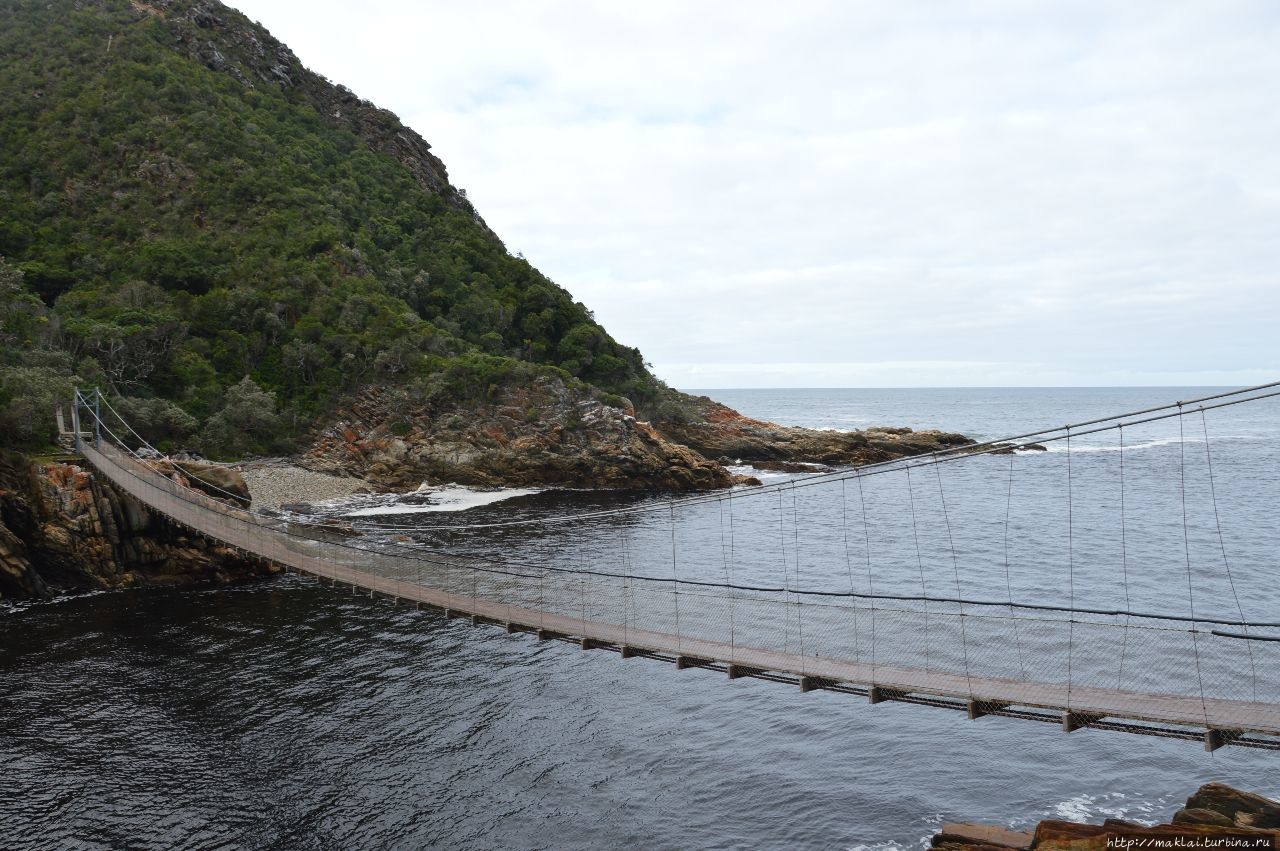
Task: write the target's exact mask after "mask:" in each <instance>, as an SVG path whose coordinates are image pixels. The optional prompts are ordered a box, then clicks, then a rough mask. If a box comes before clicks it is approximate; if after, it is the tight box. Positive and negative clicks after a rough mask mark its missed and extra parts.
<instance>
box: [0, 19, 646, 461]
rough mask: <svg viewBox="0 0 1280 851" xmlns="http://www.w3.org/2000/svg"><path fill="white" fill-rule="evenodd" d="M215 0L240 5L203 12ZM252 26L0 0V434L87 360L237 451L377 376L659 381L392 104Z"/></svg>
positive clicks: (441, 382) (7, 437)
mask: <svg viewBox="0 0 1280 851" xmlns="http://www.w3.org/2000/svg"><path fill="white" fill-rule="evenodd" d="M156 7H159V8H156ZM193 9H194V10H195V11H194V12H193ZM202 9H203V10H208V9H213V10H215V11H216V12H217V13H218V14H219V15H220V16H222V17H221V20H223V21H230V22H232V26H231V27H229V28H228V27H223V28H210V29H208V30H199V29H193V27H197V26H204V24H202V23H197V24H192V23H191V22H192V21H193V20H196V21H197V22H198V21H199V20H200V18H199V15H198V13H199V12H200V10H202ZM184 27H185V29H184ZM192 33H196V35H197V36H198V38H196V37H194V36H193V35H192ZM201 39H203V41H201ZM219 39H221V40H222V41H221V42H220V41H219ZM262 44H266V45H268V46H270V45H276V44H277V43H275V42H273V41H271V40H270V37H269V36H268V35H267V34H266V33H264V32H262V31H261V30H259V29H257V28H256V27H255V26H254V25H252V24H250V23H249V22H248V21H247V20H246V19H244V18H243V17H242V16H240V15H239V14H238V13H235V12H232V11H231V10H229V9H226V8H225V7H222V6H220V5H219V4H217V3H211V2H202V3H198V4H197V3H194V2H192V0H166V1H165V2H157V3H156V4H155V6H145V5H144V4H142V3H130V2H129V0H98V2H83V0H82V2H70V0H55V2H51V3H47V4H46V3H33V2H30V0H0V142H2V144H3V158H2V159H0V258H2V259H0V310H2V311H3V325H2V326H0V342H3V346H4V348H3V354H2V356H0V442H8V443H11V444H32V443H40V442H42V441H45V440H47V439H48V436H49V435H48V430H49V428H50V427H51V423H50V415H49V413H48V412H49V410H50V408H51V405H52V401H53V400H54V399H63V398H66V395H67V392H68V391H69V388H70V386H71V385H72V384H73V383H75V382H80V383H84V384H100V385H102V386H103V387H105V388H108V389H109V390H110V391H111V392H112V393H113V394H115V395H117V396H119V397H121V398H122V399H123V400H124V404H125V405H126V407H128V409H129V412H130V414H131V415H132V416H135V417H137V418H139V419H141V420H143V421H145V424H146V426H147V427H148V428H149V429H150V430H151V433H152V434H157V435H163V436H165V437H167V438H168V439H169V440H170V441H172V442H175V443H178V442H186V443H191V444H194V445H196V446H197V447H199V448H202V449H204V450H205V451H206V452H209V453H212V454H222V455H229V454H234V453H240V452H255V451H279V450H283V449H288V448H289V446H290V444H291V443H293V442H295V441H297V440H298V439H299V437H300V436H301V435H303V434H304V433H305V432H306V430H307V429H308V428H309V426H310V425H311V424H312V423H314V422H315V421H316V419H317V417H319V416H322V415H323V413H324V412H325V411H326V410H327V409H328V408H329V407H330V406H332V405H334V404H335V403H336V402H337V401H338V400H339V399H340V398H341V397H342V396H343V395H344V394H347V393H350V392H351V391H353V390H355V389H356V388H358V387H360V386H362V385H365V384H369V383H386V382H397V383H403V384H405V385H406V386H407V387H409V388H410V389H411V390H412V391H413V392H414V393H415V394H417V395H418V396H419V397H421V398H422V399H424V400H427V401H430V400H431V399H432V398H445V397H456V396H458V395H466V394H483V393H485V392H488V390H489V388H491V387H492V386H494V385H496V384H501V383H504V382H510V381H520V380H528V379H529V378H530V377H531V376H532V375H534V374H535V373H538V372H542V371H547V370H552V371H557V372H558V373H559V374H562V375H564V376H565V377H566V378H567V379H569V380H574V381H582V382H586V383H589V384H591V385H593V386H595V387H597V388H599V389H600V392H601V393H607V394H609V396H608V398H611V399H615V400H616V395H622V396H626V397H628V398H630V399H632V400H633V401H635V402H636V403H637V404H639V405H646V404H650V403H653V402H654V401H655V400H656V399H658V398H660V396H661V394H662V392H663V390H662V387H661V385H660V384H659V383H658V382H656V381H655V380H654V379H653V378H652V377H651V376H650V375H649V373H648V372H647V370H646V369H645V365H644V363H643V360H642V358H641V356H640V353H639V352H638V351H637V350H636V349H633V348H628V347H625V346H621V345H619V344H618V343H616V342H615V341H614V340H613V339H612V338H611V337H610V336H609V335H608V334H607V333H606V332H605V331H604V329H603V328H601V327H600V326H599V325H598V324H597V323H596V322H595V321H594V319H593V318H592V316H591V314H590V312H589V311H588V310H587V309H586V308H585V307H584V306H583V305H581V304H578V303H575V302H574V301H573V299H572V297H571V296H569V294H568V293H566V292H565V291H564V290H562V289H560V288H559V287H557V286H556V285H555V284H553V283H552V282H551V281H549V280H548V279H547V278H546V277H545V276H543V275H542V274H541V273H539V272H538V271H537V270H536V269H534V268H533V267H532V266H531V265H530V264H529V263H527V262H526V261H525V260H524V259H523V258H520V257H514V256H511V255H510V254H508V253H507V251H506V249H505V248H504V247H503V245H502V243H501V242H500V241H499V240H498V239H497V238H496V237H495V236H494V235H493V234H492V233H491V232H490V231H489V230H488V228H487V227H486V226H485V225H484V223H483V222H482V221H481V220H480V219H479V217H478V216H477V215H476V214H475V212H474V210H472V209H471V207H470V205H469V204H468V203H467V202H466V201H465V197H464V196H463V195H462V194H461V193H459V192H458V191H457V190H455V189H454V188H453V187H452V186H448V185H447V183H446V184H444V186H443V187H431V186H426V185H424V183H423V180H422V179H420V178H416V177H415V174H414V173H413V171H412V167H411V165H410V166H407V165H406V163H405V162H404V161H398V160H397V159H395V158H394V157H393V156H390V155H388V154H387V153H386V152H385V151H384V150H382V149H380V147H379V145H378V144H376V138H375V137H374V136H373V135H371V134H381V137H379V138H393V135H394V134H404V133H410V132H411V131H407V130H405V129H404V128H401V127H400V125H399V122H398V121H396V119H395V117H394V116H392V115H391V114H390V113H387V112H385V111H382V110H377V109H376V108H374V107H373V106H372V105H371V104H367V103H364V102H360V101H358V99H356V98H354V96H352V95H351V94H350V92H347V91H346V90H344V89H341V88H340V87H334V86H330V85H329V84H328V83H327V81H323V80H322V79H321V78H319V77H317V76H315V75H313V74H310V73H309V72H305V70H304V69H301V66H297V65H293V66H289V67H287V68H283V69H281V71H280V73H278V74H277V75H276V76H277V77H278V78H279V79H278V80H276V79H271V80H264V79H261V78H259V79H250V78H249V77H248V76H247V75H246V74H245V73H244V72H243V69H242V68H241V67H239V66H235V65H234V62H232V61H231V60H230V59H227V57H232V58H234V57H235V56H236V55H248V54H247V53H246V51H248V52H249V53H251V52H252V51H251V50H250V48H252V47H253V46H254V45H262ZM245 45H249V47H246V46H245ZM259 52H262V51H261V50H260V51H259ZM286 53H287V50H286ZM199 55H204V56H206V57H209V56H211V57H214V59H213V60H209V61H204V62H202V61H200V60H199ZM289 57H290V58H292V54H289ZM224 60H226V61H225V62H224ZM295 61H296V60H295ZM219 65H225V66H227V67H218V66H219ZM211 66H212V67H211ZM335 103H338V104H350V105H351V107H352V108H353V109H357V110H359V111H360V114H361V116H362V121H363V125H361V126H355V125H352V124H351V123H350V122H349V121H348V122H346V123H344V122H343V121H339V120H337V118H338V116H339V114H340V112H341V110H340V109H334V107H333V104H335ZM367 125H376V126H372V129H369V127H368V126H367ZM362 128H363V129H362ZM365 130H368V132H364V131H365ZM400 138H406V137H405V136H403V135H401V136H400ZM414 138H415V139H416V137H414ZM371 139H374V142H371V141H370V140H371ZM383 147H384V148H385V146H383ZM425 148H426V146H425V145H422V149H423V150H424V152H425ZM430 159H432V160H434V158H430ZM437 162H438V161H437ZM441 174H442V175H443V169H441ZM615 394H616V395H615Z"/></svg>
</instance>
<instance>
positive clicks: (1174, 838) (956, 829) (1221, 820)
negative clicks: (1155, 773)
mask: <svg viewBox="0 0 1280 851" xmlns="http://www.w3.org/2000/svg"><path fill="white" fill-rule="evenodd" d="M931 845H932V847H933V848H935V849H938V851H1103V849H1110V848H1167V849H1174V848H1179V849H1196V848H1200V849H1210V848H1257V849H1261V848H1277V847H1280V802H1276V801H1274V800H1271V799H1270V798H1264V797H1263V796H1261V795H1257V794H1254V793H1252V792H1243V791H1241V790H1239V789H1233V788H1232V787H1230V786H1226V785H1224V784H1221V783H1206V784H1205V785H1204V786H1201V787H1200V788H1199V789H1198V790H1196V792H1195V794H1193V795H1192V796H1191V797H1190V798H1188V799H1187V804H1186V806H1185V807H1183V808H1182V809H1180V810H1178V812H1176V813H1175V814H1174V816H1173V818H1172V819H1171V820H1170V821H1169V822H1168V823H1167V824H1157V825H1143V824H1138V823H1136V822H1131V821H1125V820H1123V819H1107V820H1106V821H1104V822H1103V823H1102V824H1081V823H1078V822H1070V821H1060V820H1056V819H1046V820H1045V821H1042V822H1040V823H1039V824H1038V825H1037V826H1036V829H1035V830H1034V831H1032V832H1024V831H1013V830H1008V829H1006V828H1003V827H1000V826H997V825H984V824H967V823H964V824H962V823H951V824H945V825H943V828H942V832H941V833H939V834H937V835H936V836H934V837H933V840H932V843H931Z"/></svg>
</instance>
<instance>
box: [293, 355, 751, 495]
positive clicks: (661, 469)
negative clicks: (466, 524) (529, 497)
mask: <svg viewBox="0 0 1280 851" xmlns="http://www.w3.org/2000/svg"><path fill="white" fill-rule="evenodd" d="M304 462H305V464H306V466H308V467H309V468H311V469H314V470H319V471H323V472H330V473H337V474H344V475H354V476H359V477H362V478H364V479H366V480H368V481H370V482H372V483H373V484H375V485H377V486H379V487H382V488H387V489H391V490H408V489H413V488H416V487H418V486H419V485H420V484H422V483H423V482H456V483H458V484H466V485H485V486H494V485H508V486H531V485H540V486H546V485H552V486H557V485H558V486H562V487H584V488H618V489H660V490H680V491H691V490H707V489H711V488H724V487H729V486H730V485H732V484H733V477H732V476H731V475H730V473H729V472H728V471H727V470H726V469H725V468H724V467H723V466H722V465H720V464H718V463H716V462H715V461H711V460H708V459H707V458H705V457H703V455H702V454H700V453H698V452H696V451H694V450H693V449H691V448H689V447H687V446H682V445H679V444H678V443H674V442H672V441H670V440H668V439H667V438H666V437H665V436H664V435H663V434H662V433H661V432H660V431H659V430H658V429H656V428H655V427H654V426H653V425H651V424H649V423H646V422H640V421H637V420H636V419H635V418H634V417H633V416H632V415H631V414H630V413H628V410H627V409H625V408H617V407H612V406H610V405H606V404H605V403H603V402H601V401H599V400H596V399H594V398H592V397H591V396H590V395H589V394H588V393H587V391H585V390H579V389H573V388H570V387H567V386H566V385H565V384H564V382H562V381H560V380H559V379H556V378H540V379H538V380H536V381H534V382H533V383H531V384H529V385H527V386H518V387H506V388H502V389H500V390H498V391H497V392H496V393H495V394H494V395H493V397H492V398H491V399H489V400H486V401H483V402H469V403H466V402H448V403H445V404H441V405H431V404H427V403H423V402H418V403H417V404H416V405H415V404H414V400H411V399H404V398H397V397H396V396H395V395H394V391H392V390H389V389H386V388H371V389H369V390H367V391H365V392H364V393H363V394H361V396H360V397H359V398H358V399H357V400H356V401H355V402H354V403H353V404H351V405H349V406H348V407H347V408H346V409H344V410H342V411H340V412H339V413H338V415H337V416H336V418H335V420H334V422H333V423H332V424H331V425H330V426H329V427H328V428H326V429H324V430H323V431H322V432H321V433H320V434H319V435H318V436H317V438H316V439H315V441H314V443H313V444H312V446H311V447H310V448H309V449H308V450H307V452H306V453H305V456H304Z"/></svg>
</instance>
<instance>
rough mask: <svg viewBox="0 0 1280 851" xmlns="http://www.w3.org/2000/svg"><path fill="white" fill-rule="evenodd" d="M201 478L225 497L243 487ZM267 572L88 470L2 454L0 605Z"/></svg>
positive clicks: (226, 478) (229, 477)
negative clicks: (216, 484)
mask: <svg viewBox="0 0 1280 851" xmlns="http://www.w3.org/2000/svg"><path fill="white" fill-rule="evenodd" d="M162 472H166V474H168V475H177V476H181V475H182V474H181V472H180V471H177V470H173V469H169V470H167V471H166V470H162ZM201 476H202V477H203V478H206V479H208V478H210V477H211V476H218V477H219V479H218V481H219V483H220V486H225V487H226V488H227V489H230V490H233V491H235V490H237V489H238V488H243V481H240V482H239V483H238V484H237V482H236V479H238V478H239V477H238V476H235V475H234V474H230V473H229V472H227V471H220V470H213V469H212V468H211V469H209V470H203V471H202V472H201ZM190 484H192V485H196V484H198V483H197V482H196V481H190ZM243 494H244V496H245V497H247V495H248V492H247V490H245V491H243ZM271 572H273V568H271V567H269V566H266V565H264V564H262V563H259V562H257V561H254V560H249V559H245V558H242V557H241V556H239V555H237V554H236V553H235V552H234V551H233V550H231V549H229V548H227V547H223V546H220V545H217V544H213V543H211V542H209V541H207V540H205V539H204V538H202V537H200V536H199V535H193V534H189V533H187V532H186V531H185V530H182V529H180V528H179V527H177V526H174V525H173V524H171V523H169V522H168V521H167V520H166V519H164V518H163V517H160V516H157V515H155V514H153V513H152V512H150V511H148V510H147V509H146V508H144V507H143V506H142V505H141V504H140V503H139V502H137V500H135V499H133V498H132V497H129V496H127V495H126V494H123V493H121V492H120V491H118V490H116V489H115V488H114V487H112V486H111V485H110V484H109V483H107V482H104V481H103V480H101V479H99V478H97V477H95V476H94V475H93V473H92V472H91V471H88V470H85V469H82V468H80V467H78V466H75V465H74V464H65V463H51V464H34V463H32V462H30V461H28V460H27V459H26V458H24V457H23V456H21V455H17V454H15V453H3V454H0V599H33V598H34V599H40V598H47V597H52V596H55V595H57V594H59V593H64V592H74V591H95V590H106V589H118V588H133V587H143V586H187V585H195V584H200V583H231V582H237V581H244V580H247V579H252V578H254V577H257V576H261V575H264V574H267V573H271Z"/></svg>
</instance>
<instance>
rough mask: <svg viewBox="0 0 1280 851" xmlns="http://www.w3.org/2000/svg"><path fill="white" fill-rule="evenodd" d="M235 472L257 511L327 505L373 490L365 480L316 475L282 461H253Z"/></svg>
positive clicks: (324, 474)
mask: <svg viewBox="0 0 1280 851" xmlns="http://www.w3.org/2000/svg"><path fill="white" fill-rule="evenodd" d="M235 469H236V470H238V471H239V472H240V474H241V475H243V476H244V481H245V484H247V485H248V486H249V494H250V495H251V496H252V497H253V507H254V508H257V509H263V508H266V509H274V508H279V507H280V506H281V505H283V504H285V503H290V502H307V503H317V502H324V501H326V500H330V499H340V498H342V497H346V496H351V495H352V494H355V493H368V492H369V490H370V488H369V484H368V482H365V481H364V480H363V479H355V478H348V477H344V476H331V475H329V474H328V473H317V472H315V471H313V470H307V469H304V468H302V467H299V466H297V465H296V464H293V463H292V462H290V461H287V460H283V459H269V460H262V461H251V462H247V463H244V464H238V465H236V466H235Z"/></svg>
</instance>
